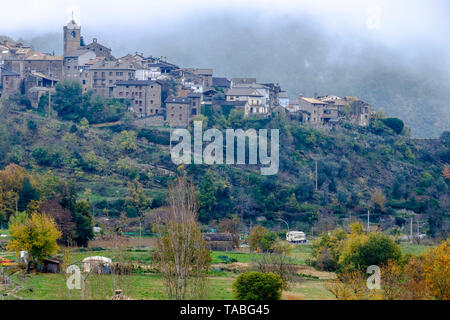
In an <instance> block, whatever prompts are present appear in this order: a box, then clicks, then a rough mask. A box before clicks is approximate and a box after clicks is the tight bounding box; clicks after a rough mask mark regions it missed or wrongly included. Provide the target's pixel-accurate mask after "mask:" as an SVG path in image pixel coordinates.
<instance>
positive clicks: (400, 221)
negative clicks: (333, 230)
mask: <svg viewBox="0 0 450 320" xmlns="http://www.w3.org/2000/svg"><path fill="white" fill-rule="evenodd" d="M0 113H1V115H0V116H1V117H2V122H1V123H0V137H1V138H0V169H2V168H3V167H5V166H6V165H8V164H9V163H16V164H19V165H20V166H23V167H25V168H26V169H28V170H30V171H32V172H39V173H45V172H47V171H49V170H51V171H52V172H53V173H54V174H56V175H58V176H62V177H64V178H66V179H68V180H73V181H74V182H75V186H76V190H77V192H78V194H79V195H80V196H81V197H85V198H87V199H88V200H89V201H90V203H91V205H92V207H93V211H94V212H95V215H96V217H100V216H103V215H106V214H107V215H108V216H109V217H118V216H119V215H120V214H121V213H122V212H125V213H126V214H127V216H129V217H135V216H136V212H135V210H133V208H132V207H129V206H127V204H126V202H125V200H124V199H125V198H126V197H127V196H128V189H127V187H128V182H130V181H133V180H134V179H137V180H138V181H139V182H140V183H141V184H142V186H143V187H144V190H145V193H146V195H147V196H148V197H149V198H150V199H151V200H152V201H151V205H150V206H149V207H148V208H147V210H150V209H152V208H157V207H160V206H162V205H164V201H165V200H164V199H165V192H166V189H167V184H168V181H169V180H170V177H171V176H172V175H174V174H176V171H177V168H176V166H175V165H174V164H173V163H172V162H171V160H170V156H169V129H168V128H147V129H137V128H134V127H132V126H131V125H130V124H127V123H125V124H120V125H110V126H102V127H101V128H97V127H95V126H90V125H89V124H88V123H86V122H84V121H82V122H81V123H76V124H75V123H72V122H64V121H60V120H57V119H53V118H52V119H48V118H45V117H42V116H40V115H39V114H37V113H36V112H35V111H27V112H26V111H25V112H24V111H14V110H11V109H10V107H8V110H7V108H6V107H5V106H1V109H0ZM207 118H208V125H209V126H213V125H214V126H215V127H216V128H219V129H222V128H226V127H234V128H240V127H243V128H248V127H254V128H279V129H280V171H279V173H278V175H276V176H261V175H260V173H259V167H257V166H253V167H251V166H245V167H239V166H225V165H218V166H206V165H191V166H187V168H186V170H187V173H188V174H189V175H190V176H192V177H193V179H194V181H195V184H196V187H197V190H198V196H199V201H200V212H199V218H200V220H201V222H203V223H208V224H209V225H211V226H213V225H215V223H216V222H215V221H216V220H219V219H222V218H224V217H227V216H231V215H232V214H235V213H236V214H238V215H239V216H241V217H242V218H243V219H244V221H245V224H246V226H249V225H252V224H253V225H254V224H255V223H262V224H265V225H268V226H272V227H277V226H280V227H282V228H283V227H284V225H280V222H279V221H277V220H276V219H278V218H280V217H281V218H283V219H285V220H287V221H288V222H289V224H290V226H291V228H292V229H293V228H299V229H300V228H301V229H303V230H305V231H308V232H312V231H313V230H314V232H320V231H321V230H325V229H327V228H329V227H330V226H335V225H338V224H347V223H348V222H349V220H350V219H356V218H358V219H361V220H362V221H365V220H366V219H367V218H366V215H367V210H370V211H371V222H372V223H373V225H378V226H379V227H381V228H383V229H384V230H391V231H392V230H393V229H396V228H401V230H402V231H403V232H404V233H408V232H409V223H408V222H409V219H410V217H411V215H414V221H415V222H414V223H416V222H418V223H419V224H420V229H421V232H428V234H429V235H431V236H443V235H444V234H445V233H446V232H448V222H449V221H448V220H449V219H448V218H449V216H448V213H449V207H450V206H449V195H448V184H449V182H450V180H449V179H448V175H447V178H445V177H444V175H443V172H444V169H445V168H446V166H448V165H449V158H450V145H449V141H448V140H449V139H448V135H447V134H445V135H443V138H445V139H442V141H441V140H415V139H411V138H409V137H407V136H404V135H397V134H395V133H394V132H393V130H391V129H390V128H388V127H387V126H385V125H384V124H383V121H382V120H375V121H374V123H373V124H372V125H371V127H369V128H359V127H352V126H350V125H344V126H343V127H341V128H338V129H323V130H314V129H311V128H309V127H306V126H303V125H301V124H299V123H295V122H291V121H287V120H286V119H280V118H273V119H272V120H258V121H256V120H246V121H245V120H243V119H242V118H240V117H238V116H237V114H236V113H235V112H231V113H229V114H218V115H217V114H215V115H214V116H211V115H210V116H209V117H207ZM314 159H316V160H317V169H318V170H317V173H318V174H317V178H318V179H317V185H318V190H317V191H315V161H314ZM312 227H314V229H312ZM415 228H416V227H415Z"/></svg>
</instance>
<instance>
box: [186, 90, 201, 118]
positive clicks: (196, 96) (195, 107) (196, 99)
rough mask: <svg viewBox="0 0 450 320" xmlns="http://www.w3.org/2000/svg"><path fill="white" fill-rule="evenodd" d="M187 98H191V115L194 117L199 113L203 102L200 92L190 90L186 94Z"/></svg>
mask: <svg viewBox="0 0 450 320" xmlns="http://www.w3.org/2000/svg"><path fill="white" fill-rule="evenodd" d="M187 98H189V99H191V102H192V111H191V115H192V117H195V116H197V115H199V114H200V113H201V107H202V102H203V96H202V94H200V93H196V92H190V93H188V95H187Z"/></svg>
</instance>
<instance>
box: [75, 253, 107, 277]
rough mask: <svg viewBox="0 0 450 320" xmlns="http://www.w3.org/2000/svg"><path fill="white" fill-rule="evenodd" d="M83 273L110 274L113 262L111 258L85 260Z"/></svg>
mask: <svg viewBox="0 0 450 320" xmlns="http://www.w3.org/2000/svg"><path fill="white" fill-rule="evenodd" d="M82 263H83V272H95V273H98V274H110V273H111V264H112V260H111V259H110V258H106V257H101V256H94V257H87V258H84V259H83V261H82Z"/></svg>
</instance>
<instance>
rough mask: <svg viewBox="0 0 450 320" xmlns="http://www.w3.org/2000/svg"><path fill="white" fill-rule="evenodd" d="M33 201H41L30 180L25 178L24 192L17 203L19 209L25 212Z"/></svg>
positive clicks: (21, 191) (20, 194) (22, 191)
mask: <svg viewBox="0 0 450 320" xmlns="http://www.w3.org/2000/svg"><path fill="white" fill-rule="evenodd" d="M33 200H39V193H38V191H37V190H36V189H35V188H34V187H33V186H32V185H31V182H30V179H28V178H27V177H25V178H24V179H23V183H22V190H20V192H19V200H18V202H17V209H18V210H19V211H25V210H26V209H27V206H28V204H29V203H30V202H31V201H33Z"/></svg>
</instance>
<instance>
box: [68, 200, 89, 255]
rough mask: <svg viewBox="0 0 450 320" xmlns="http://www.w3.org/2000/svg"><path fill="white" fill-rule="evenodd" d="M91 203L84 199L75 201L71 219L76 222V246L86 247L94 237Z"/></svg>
mask: <svg viewBox="0 0 450 320" xmlns="http://www.w3.org/2000/svg"><path fill="white" fill-rule="evenodd" d="M90 208H91V205H90V204H89V202H87V201H85V200H81V201H77V202H76V203H75V208H74V212H72V217H73V221H74V222H75V224H76V238H75V241H76V242H77V245H78V246H82V247H87V245H88V243H89V240H91V239H93V238H94V231H93V229H92V228H93V227H94V220H93V217H92V214H91V212H90Z"/></svg>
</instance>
